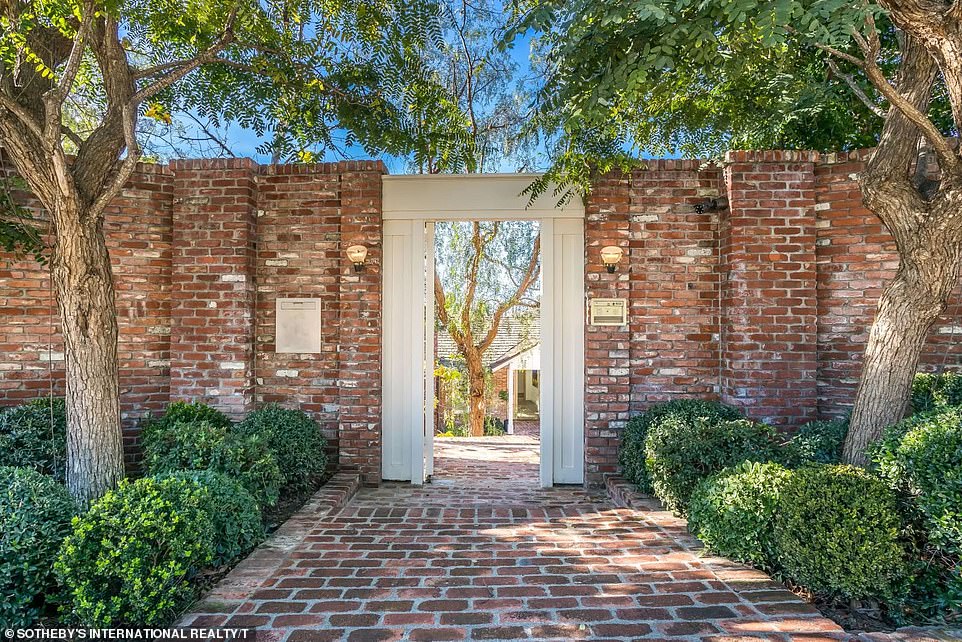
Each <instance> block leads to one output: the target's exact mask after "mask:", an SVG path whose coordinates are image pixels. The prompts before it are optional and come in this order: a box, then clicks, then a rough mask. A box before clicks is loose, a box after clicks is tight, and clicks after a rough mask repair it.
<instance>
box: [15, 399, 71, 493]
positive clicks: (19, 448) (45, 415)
mask: <svg viewBox="0 0 962 642" xmlns="http://www.w3.org/2000/svg"><path fill="white" fill-rule="evenodd" d="M66 463H67V407H66V404H65V403H64V400H63V399H53V400H51V399H49V398H45V399H37V400H35V401H31V402H30V403H26V404H23V405H22V406H15V407H13V408H6V409H4V410H0V466H14V467H25V468H33V469H34V470H38V471H40V472H42V473H46V474H48V475H53V476H54V477H56V478H57V479H58V480H60V481H63V480H64V471H65V469H66Z"/></svg>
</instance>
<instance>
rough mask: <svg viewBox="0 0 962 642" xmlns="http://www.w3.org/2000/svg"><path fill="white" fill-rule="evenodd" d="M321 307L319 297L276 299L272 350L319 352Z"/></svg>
mask: <svg viewBox="0 0 962 642" xmlns="http://www.w3.org/2000/svg"><path fill="white" fill-rule="evenodd" d="M321 308H322V306H321V300H320V299H277V304H276V317H275V327H274V352H296V353H300V354H309V353H314V352H320V351H321Z"/></svg>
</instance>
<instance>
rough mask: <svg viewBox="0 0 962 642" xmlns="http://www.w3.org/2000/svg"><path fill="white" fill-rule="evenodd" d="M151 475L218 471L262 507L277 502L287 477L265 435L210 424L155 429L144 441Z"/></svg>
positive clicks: (172, 425)
mask: <svg viewBox="0 0 962 642" xmlns="http://www.w3.org/2000/svg"><path fill="white" fill-rule="evenodd" d="M143 447H144V468H145V469H146V471H147V473H148V474H158V473H170V472H175V471H178V470H214V471H217V472H219V473H224V474H225V475H227V476H228V477H230V478H232V479H236V480H237V481H239V482H240V483H241V485H243V486H244V488H246V489H247V490H248V492H250V493H251V495H253V496H254V499H256V500H257V503H258V504H259V505H261V506H262V507H263V506H271V505H273V504H275V503H276V502H277V498H278V495H279V491H280V487H281V484H282V483H283V477H282V476H281V471H280V468H279V467H278V465H277V460H276V459H275V457H274V454H273V453H272V452H271V451H270V448H269V447H268V446H267V440H266V438H265V437H264V436H263V435H253V434H240V433H236V432H234V431H233V430H231V428H230V426H223V425H218V424H212V423H210V422H208V421H197V422H176V423H173V424H168V425H164V426H155V427H154V428H153V429H152V430H151V431H150V432H149V433H148V434H147V435H145V436H144V440H143Z"/></svg>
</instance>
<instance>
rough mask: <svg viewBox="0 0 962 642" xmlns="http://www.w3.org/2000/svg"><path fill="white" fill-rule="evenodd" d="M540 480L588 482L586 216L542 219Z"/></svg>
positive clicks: (548, 482)
mask: <svg viewBox="0 0 962 642" xmlns="http://www.w3.org/2000/svg"><path fill="white" fill-rule="evenodd" d="M541 245H542V251H543V252H544V255H543V257H542V262H541V264H542V283H543V288H544V290H543V292H542V295H541V379H542V381H543V383H542V385H541V485H542V486H546V487H547V486H551V485H552V484H582V483H584V479H585V478H584V452H585V418H584V370H585V361H584V314H585V303H584V302H585V295H584V262H585V258H584V254H585V249H584V248H585V243H584V221H583V220H580V219H574V220H572V219H555V220H552V219H545V220H542V222H541Z"/></svg>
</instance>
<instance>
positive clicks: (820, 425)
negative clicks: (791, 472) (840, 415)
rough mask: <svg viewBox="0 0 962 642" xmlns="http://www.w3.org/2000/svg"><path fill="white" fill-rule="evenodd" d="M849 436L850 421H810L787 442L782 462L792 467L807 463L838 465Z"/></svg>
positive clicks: (783, 449) (783, 448) (782, 454)
mask: <svg viewBox="0 0 962 642" xmlns="http://www.w3.org/2000/svg"><path fill="white" fill-rule="evenodd" d="M846 435H848V420H847V419H834V420H831V421H810V422H808V423H807V424H805V425H803V426H802V427H801V428H799V429H798V430H797V431H795V433H794V434H793V435H792V437H791V439H789V440H788V441H787V442H785V444H784V446H783V447H782V453H781V460H782V461H783V462H784V463H785V464H786V465H787V466H792V467H797V466H801V465H803V464H806V463H812V462H814V463H817V464H837V463H839V462H841V460H842V446H843V445H844V444H845V436H846Z"/></svg>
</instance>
